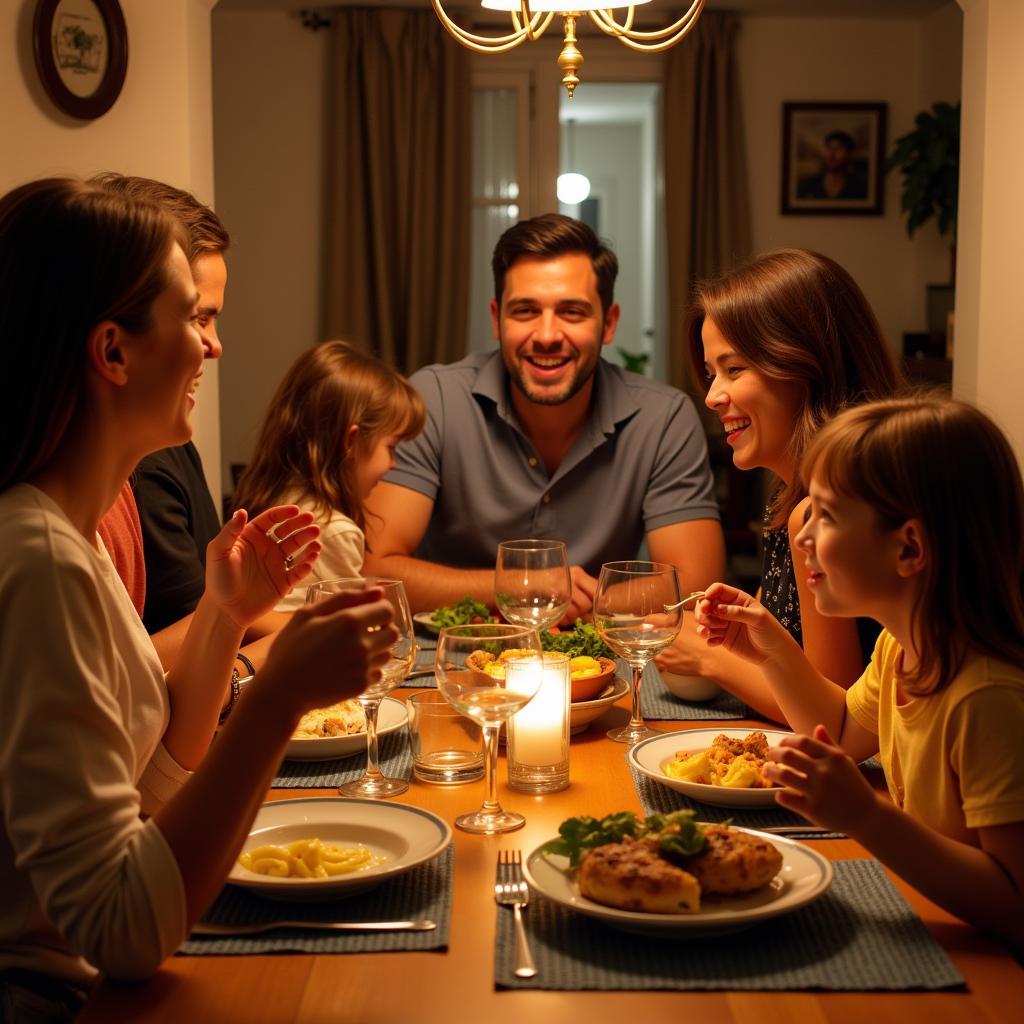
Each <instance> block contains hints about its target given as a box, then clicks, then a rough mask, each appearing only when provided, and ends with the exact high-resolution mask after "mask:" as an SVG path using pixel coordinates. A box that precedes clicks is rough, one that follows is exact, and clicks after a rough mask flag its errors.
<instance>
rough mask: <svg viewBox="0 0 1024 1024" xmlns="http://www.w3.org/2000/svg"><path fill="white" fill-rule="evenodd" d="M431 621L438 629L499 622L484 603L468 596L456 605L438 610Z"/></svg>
mask: <svg viewBox="0 0 1024 1024" xmlns="http://www.w3.org/2000/svg"><path fill="white" fill-rule="evenodd" d="M430 621H431V622H432V623H433V624H434V625H435V626H437V628H438V629H444V628H445V627H446V626H476V625H479V624H481V623H484V622H497V621H498V620H497V619H496V618H495V617H494V616H493V615H491V609H490V608H488V607H487V605H485V604H484V603H483V602H482V601H477V600H475V599H474V598H472V597H470V596H469V595H468V594H467V595H466V596H465V597H464V598H462V600H461V601H456V602H455V604H449V605H445V606H444V607H443V608H438V609H437V610H436V611H434V612H432V613H431V615H430Z"/></svg>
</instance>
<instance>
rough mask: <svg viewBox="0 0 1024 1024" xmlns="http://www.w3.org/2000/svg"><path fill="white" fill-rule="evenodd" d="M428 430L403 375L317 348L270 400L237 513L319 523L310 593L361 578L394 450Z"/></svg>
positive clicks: (296, 601)
mask: <svg viewBox="0 0 1024 1024" xmlns="http://www.w3.org/2000/svg"><path fill="white" fill-rule="evenodd" d="M423 421H424V411H423V400H422V399H421V398H420V396H419V393H418V392H417V391H416V389H415V388H413V387H412V385H410V384H409V382H408V381H407V380H406V379H405V378H404V377H403V376H402V375H401V374H400V373H398V371H397V370H394V369H392V368H391V367H390V366H388V365H387V364H385V363H383V362H381V361H380V360H379V359H377V358H375V357H374V356H372V355H368V354H367V353H365V352H360V351H359V350H358V349H356V348H354V347H353V346H352V345H350V344H348V342H345V341H327V342H324V343H323V344H322V345H317V346H316V347H314V348H311V349H309V350H307V351H306V352H304V353H303V354H302V355H301V356H299V358H298V359H297V360H296V361H295V363H294V364H293V365H292V367H291V369H290V370H289V371H288V373H287V374H285V377H284V380H283V381H282V382H281V384H280V386H279V387H278V389H277V393H276V394H275V395H274V397H273V399H272V400H271V402H270V406H269V408H268V411H267V415H266V419H264V421H263V426H262V427H261V429H260V433H259V438H258V439H257V441H256V447H255V455H254V457H253V460H252V462H250V463H249V465H248V466H247V467H246V469H245V472H244V473H243V474H242V476H241V478H240V479H239V481H238V489H237V491H236V493H235V507H236V508H247V509H250V510H259V509H264V508H269V507H271V506H272V505H278V504H281V503H282V502H287V503H290V504H294V505H298V507H299V508H301V509H303V510H304V511H308V512H310V513H312V515H313V516H314V517H315V521H316V522H317V523H318V525H319V526H320V557H319V558H318V559H317V561H316V562H315V563H314V565H313V568H312V572H311V574H310V576H309V578H308V579H307V580H306V583H307V584H309V583H313V582H315V581H316V580H318V579H321V580H325V579H336V578H339V577H346V576H347V577H354V576H361V575H362V571H363V557H364V555H365V552H366V539H365V536H364V529H365V526H366V509H365V506H364V502H365V501H366V498H367V497H368V496H369V494H370V491H372V490H373V488H374V487H375V486H376V484H377V481H378V480H379V479H380V478H381V477H382V476H383V475H384V474H385V473H387V472H388V470H390V469H391V468H393V466H394V449H395V445H396V444H398V442H399V441H405V440H409V439H410V438H413V437H415V436H416V435H417V434H418V433H419V432H420V430H422V429H423ZM304 598H305V587H295V588H294V589H293V590H292V591H291V593H290V594H288V595H287V596H286V597H285V598H284V599H283V600H282V601H281V602H279V604H278V606H277V607H278V611H289V610H291V609H293V608H298V607H299V606H301V604H302V602H303V600H304Z"/></svg>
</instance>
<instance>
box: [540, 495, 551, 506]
mask: <svg viewBox="0 0 1024 1024" xmlns="http://www.w3.org/2000/svg"><path fill="white" fill-rule="evenodd" d="M540 500H541V501H543V502H544V504H545V505H546V504H547V503H548V502H549V501H550V500H551V495H550V494H545V495H544V497H543V498H541V499H540Z"/></svg>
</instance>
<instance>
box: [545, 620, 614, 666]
mask: <svg viewBox="0 0 1024 1024" xmlns="http://www.w3.org/2000/svg"><path fill="white" fill-rule="evenodd" d="M540 645H541V647H542V648H543V649H544V650H545V651H558V652H559V653H560V654H567V655H568V656H569V657H570V658H578V657H580V656H581V655H584V654H585V655H586V656H587V657H589V658H613V659H614V657H615V652H614V651H613V650H612V649H611V648H610V647H609V646H608V645H607V644H606V643H605V642H604V641H603V640H602V639H601V634H600V633H598V631H597V630H596V629H595V628H594V627H593V626H592V625H591V624H590V623H589V622H584V621H583V620H582V619H577V620H576V625H575V626H574V627H573V628H572V629H569V630H563V631H562V632H561V633H549V632H548V631H546V630H545V631H544V632H543V633H541V635H540Z"/></svg>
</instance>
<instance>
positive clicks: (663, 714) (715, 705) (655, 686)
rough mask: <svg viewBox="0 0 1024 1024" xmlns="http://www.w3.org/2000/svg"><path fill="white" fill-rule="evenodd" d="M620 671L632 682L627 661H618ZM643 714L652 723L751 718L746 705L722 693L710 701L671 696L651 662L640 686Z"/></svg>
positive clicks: (645, 670)
mask: <svg viewBox="0 0 1024 1024" xmlns="http://www.w3.org/2000/svg"><path fill="white" fill-rule="evenodd" d="M619 672H620V674H621V675H622V678H623V679H632V678H633V672H632V669H630V667H629V665H628V664H627V663H626V662H624V661H621V660H620V661H619ZM640 713H641V714H642V715H643V716H644V718H649V719H651V720H652V721H655V722H657V721H663V722H665V721H683V722H690V721H699V720H705V719H706V720H710V721H716V720H717V721H724V720H726V719H730V718H748V717H749V716H750V711H749V709H748V708H747V706H746V704H744V703H743V701H741V700H740V699H739V698H737V697H734V696H733V695H732V694H731V693H726V692H725V691H723V692H722V693H720V694H718V696H717V697H715V698H713V699H712V700H709V701H689V700H683V699H682V698H681V697H677V696H676V695H675V694H674V693H670V692H669V690H668V689H667V688H666V687H665V684H664V682H663V681H662V678H661V673H660V672H658V666H657V665H655V664H654V662H653V661H652V662H651V663H650V664H648V665H647V667H646V668H645V669H644V680H643V684H642V685H641V687H640Z"/></svg>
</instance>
